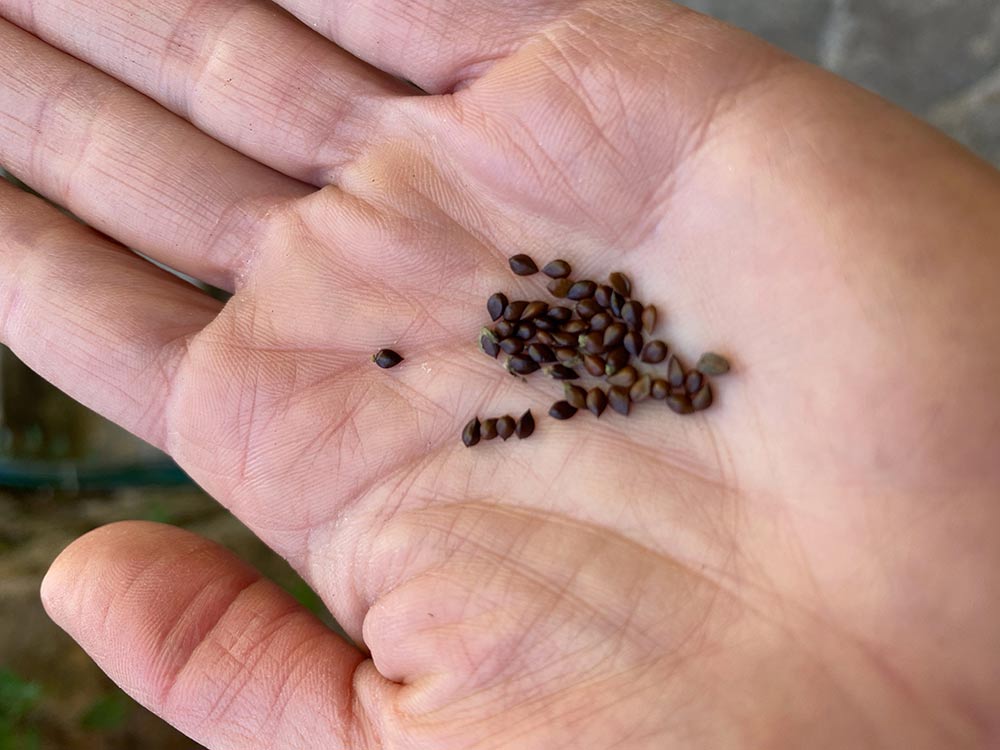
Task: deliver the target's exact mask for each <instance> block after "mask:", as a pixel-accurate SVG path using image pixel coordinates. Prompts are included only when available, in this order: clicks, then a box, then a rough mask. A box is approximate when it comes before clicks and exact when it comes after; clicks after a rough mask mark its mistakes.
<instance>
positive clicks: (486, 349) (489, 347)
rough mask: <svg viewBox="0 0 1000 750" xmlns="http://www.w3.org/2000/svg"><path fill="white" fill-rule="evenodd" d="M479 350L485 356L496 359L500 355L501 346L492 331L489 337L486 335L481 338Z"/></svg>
mask: <svg viewBox="0 0 1000 750" xmlns="http://www.w3.org/2000/svg"><path fill="white" fill-rule="evenodd" d="M479 349H480V351H481V352H482V353H483V354H485V355H486V356H488V357H493V358H494V359H495V358H496V356H497V355H498V354H499V353H500V345H499V344H498V343H497V339H496V336H494V335H493V332H492V331H491V332H490V335H489V336H487V335H486V334H485V333H484V334H483V335H482V336H480V337H479Z"/></svg>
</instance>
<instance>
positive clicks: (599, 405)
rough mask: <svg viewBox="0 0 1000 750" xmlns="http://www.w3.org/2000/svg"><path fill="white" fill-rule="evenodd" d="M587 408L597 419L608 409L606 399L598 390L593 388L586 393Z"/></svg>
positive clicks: (605, 395) (602, 392)
mask: <svg viewBox="0 0 1000 750" xmlns="http://www.w3.org/2000/svg"><path fill="white" fill-rule="evenodd" d="M587 408H588V409H590V413H591V414H593V415H594V416H595V417H599V416H601V415H602V414H603V413H604V410H605V409H607V408H608V397H607V394H605V393H604V391H602V390H601V389H600V388H598V387H596V386H595V387H593V388H591V389H590V390H589V391H587Z"/></svg>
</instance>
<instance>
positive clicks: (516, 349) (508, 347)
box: [500, 339, 524, 354]
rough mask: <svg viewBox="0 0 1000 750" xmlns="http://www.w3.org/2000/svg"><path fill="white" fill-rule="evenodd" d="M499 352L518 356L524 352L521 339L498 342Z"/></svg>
mask: <svg viewBox="0 0 1000 750" xmlns="http://www.w3.org/2000/svg"><path fill="white" fill-rule="evenodd" d="M500 350H501V351H502V352H503V353H504V354H520V353H521V352H522V351H523V350H524V342H523V341H521V339H504V340H503V341H501V342H500Z"/></svg>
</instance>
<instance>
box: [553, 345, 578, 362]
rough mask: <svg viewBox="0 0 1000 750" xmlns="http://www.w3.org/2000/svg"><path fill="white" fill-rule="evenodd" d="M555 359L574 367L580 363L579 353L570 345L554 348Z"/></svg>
mask: <svg viewBox="0 0 1000 750" xmlns="http://www.w3.org/2000/svg"><path fill="white" fill-rule="evenodd" d="M556 359H557V360H559V362H561V363H562V364H564V365H566V366H567V367H576V366H577V365H578V364H580V354H579V352H577V350H576V349H574V348H573V347H570V346H560V347H559V348H558V349H556Z"/></svg>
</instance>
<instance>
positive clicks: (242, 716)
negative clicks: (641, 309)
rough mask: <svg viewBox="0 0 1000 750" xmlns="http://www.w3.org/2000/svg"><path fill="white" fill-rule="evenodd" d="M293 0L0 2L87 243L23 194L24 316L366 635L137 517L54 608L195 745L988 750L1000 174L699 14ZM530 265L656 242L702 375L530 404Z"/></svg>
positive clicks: (996, 625)
mask: <svg viewBox="0 0 1000 750" xmlns="http://www.w3.org/2000/svg"><path fill="white" fill-rule="evenodd" d="M281 4H282V5H283V6H285V8H287V9H288V11H290V14H286V13H284V12H279V11H277V10H276V9H275V8H274V7H272V6H267V5H264V4H261V3H259V2H240V1H238V0H225V1H223V2H215V3H202V2H192V1H191V0H164V2H160V3H157V4H155V6H154V4H152V3H144V2H142V0H113V1H112V2H107V1H106V0H101V2H98V1H97V0H0V14H2V16H3V17H4V18H5V19H7V22H0V61H2V69H3V76H2V84H0V128H2V132H3V137H2V140H0V162H2V163H3V164H4V165H5V166H6V167H7V168H9V169H10V170H11V171H12V172H13V173H14V174H16V175H18V176H19V177H21V178H22V179H23V180H25V181H26V182H27V183H29V184H30V185H32V186H33V187H35V188H36V189H38V190H39V191H40V192H42V193H43V194H45V195H47V196H48V197H49V198H51V199H52V200H54V201H56V202H57V203H60V204H62V205H65V206H66V207H67V208H69V209H70V210H71V211H73V212H74V213H75V214H77V215H78V216H80V217H82V218H83V219H84V220H86V221H87V222H88V223H89V224H90V225H91V226H93V227H95V228H96V229H98V230H100V232H101V233H102V234H98V233H96V232H94V231H92V230H89V229H84V228H82V227H80V226H79V225H77V224H75V223H73V222H72V221H71V220H70V219H68V218H65V217H63V216H61V215H60V214H58V213H57V212H56V211H55V210H54V209H52V208H50V207H48V206H46V205H45V204H44V203H42V202H41V201H39V200H38V199H35V198H30V197H28V196H26V195H24V194H21V193H18V192H17V191H16V190H15V189H13V188H10V187H4V188H3V189H0V237H3V241H2V244H0V300H2V308H0V310H2V316H3V317H2V319H0V322H2V339H3V342H4V343H6V344H8V345H9V346H11V347H12V348H13V349H14V350H15V352H17V354H18V355H19V356H21V357H22V358H23V359H24V360H25V361H26V362H27V363H29V364H30V365H31V366H32V367H34V368H35V369H36V370H37V371H38V372H40V373H41V374H43V375H44V376H46V377H47V378H49V379H50V380H51V381H52V382H54V383H55V384H57V385H58V386H60V387H62V388H64V389H65V390H66V391H67V392H69V393H70V394H72V395H74V396H75V397H77V398H78V399H80V400H81V401H82V402H84V403H86V404H88V405H90V406H92V407H94V408H96V409H97V410H99V411H100V412H102V413H104V414H106V415H108V416H109V417H111V418H112V419H114V420H116V421H118V422H119V423H121V424H123V425H125V426H126V427H127V428H129V429H130V430H132V431H134V432H135V433H136V434H138V435H140V436H141V437H143V438H145V439H147V440H149V441H150V442H152V443H154V444H156V445H158V446H160V447H162V448H164V449H165V450H166V451H168V452H169V453H170V454H171V455H172V456H173V457H175V458H176V459H177V461H178V462H179V463H180V464H181V465H182V466H183V467H184V468H185V469H186V470H187V471H189V472H190V474H191V476H192V477H193V478H194V479H195V480H196V481H198V482H199V483H200V484H201V485H202V486H204V487H205V488H206V489H207V490H208V491H209V492H210V493H211V494H212V495H213V496H214V497H215V498H217V499H218V501H219V502H220V503H222V504H223V505H225V506H226V507H227V508H230V509H232V511H233V512H234V513H236V515H238V516H239V517H240V518H241V519H242V520H243V521H244V522H246V523H247V524H248V525H249V526H250V527H251V528H252V529H253V530H254V531H255V532H256V533H257V534H258V535H259V536H260V537H261V538H262V539H263V540H264V541H265V542H267V543H268V544H270V545H271V546H272V547H273V548H274V549H275V550H277V551H278V552H279V553H280V554H282V555H283V556H285V557H287V558H288V559H289V560H290V561H291V563H292V564H293V565H294V566H295V567H296V569H297V570H298V571H300V572H301V574H302V575H303V576H304V577H305V578H306V579H307V580H308V581H309V582H310V583H311V584H312V585H313V586H314V587H315V589H316V590H317V591H318V592H319V594H320V595H321V596H322V597H323V599H324V601H325V602H326V603H327V605H328V606H329V607H330V609H331V611H332V612H333V613H334V615H335V616H336V617H337V618H338V620H339V621H340V622H341V623H342V625H343V627H344V628H345V630H346V631H347V633H348V634H349V635H350V637H351V639H352V640H353V641H354V643H348V642H347V641H344V640H342V639H340V638H339V637H338V636H336V635H335V634H333V633H331V632H329V631H327V630H326V629H325V628H324V627H323V626H322V625H321V624H319V623H318V622H317V621H316V620H315V619H314V618H313V617H312V616H311V615H310V614H309V613H307V612H305V611H304V610H302V609H300V608H299V607H298V606H297V605H296V604H295V603H294V602H292V601H291V600H290V599H289V598H288V596H287V595H285V594H284V593H283V592H281V591H280V590H279V589H277V587H275V586H274V585H273V584H271V583H269V582H267V581H264V580H261V579H260V578H259V576H258V575H257V574H256V573H254V572H253V571H251V570H249V569H248V568H247V567H246V566H245V565H244V564H243V563H241V562H239V561H238V560H236V559H235V558H234V557H233V556H232V555H231V554H230V553H228V552H226V551H224V550H222V549H220V548H218V547H216V546H214V545H212V544H210V543H209V542H207V541H205V540H201V539H198V538H196V537H194V536H192V535H190V534H188V533H187V532H183V531H181V530H178V529H174V528H169V527H163V526H157V525H153V524H139V523H129V524H120V525H115V526H111V527H108V528H104V529H100V530H98V531H95V532H93V533H91V534H89V535H88V536H86V537H84V538H83V539H81V540H79V541H78V542H76V543H75V544H73V545H72V546H71V547H70V548H69V549H68V550H67V551H66V552H65V553H64V554H63V555H62V556H61V557H60V558H59V559H58V560H57V561H56V562H55V563H54V565H53V567H52V570H51V572H50V573H49V575H48V577H47V578H46V580H45V583H44V586H43V590H42V596H43V598H44V601H45V604H46V606H47V608H48V610H49V612H50V613H51V615H52V617H53V618H55V620H56V621H57V622H58V623H59V624H60V625H62V626H63V627H64V628H65V629H66V630H67V631H68V632H69V633H71V634H72V635H73V636H74V637H75V638H76V639H77V640H78V641H79V642H80V644H81V645H82V646H83V648H85V649H86V650H87V651H88V652H89V653H90V654H91V655H92V656H93V658H94V659H95V660H96V661H97V662H98V663H99V664H100V665H101V667H102V668H103V669H104V670H106V671H107V672H108V674H110V675H111V676H112V677H113V678H114V679H115V680H116V681H118V682H119V683H120V684H121V685H122V686H123V687H124V688H125V689H126V690H127V691H128V692H130V693H131V694H132V695H134V696H135V697H136V698H137V699H138V700H140V701H141V702H142V703H144V704H145V705H147V706H149V707H150V708H151V709H152V710H153V711H155V712H157V713H158V714H160V715H161V716H163V717H164V718H165V719H166V720H167V721H169V722H170V723H172V724H174V725H175V726H177V727H178V728H179V729H181V730H182V731H184V732H186V733H187V734H189V735H190V736H192V737H193V738H195V739H196V740H198V741H199V742H201V743H203V744H204V745H206V746H207V747H210V748H334V747H351V748H414V749H422V748H428V749H433V750H451V749H452V748H518V749H520V750H533V749H535V748H538V749H542V748H544V749H546V750H551V749H553V748H611V747H621V748H630V749H631V748H672V747H678V748H686V747H692V748H727V747H809V748H826V747H830V748H845V747H850V748H869V747H872V748H874V747H905V748H943V747H948V748H965V747H970V748H971V747H984V746H990V745H991V744H992V743H996V742H998V741H1000V720H998V717H1000V669H998V668H997V658H996V654H997V653H1000V612H998V604H997V596H996V592H997V591H998V590H1000V552H998V545H997V543H996V537H997V533H998V530H1000V504H998V502H997V501H998V498H1000V468H998V461H997V456H998V455H1000V438H998V432H1000V400H998V398H997V396H996V377H997V375H996V374H997V372H1000V348H998V347H997V346H996V342H997V341H1000V282H998V279H1000V247H998V245H1000V240H998V238H1000V211H998V210H996V207H997V205H1000V178H998V175H997V173H996V172H995V171H993V170H992V169H991V168H990V167H988V166H987V165H985V164H983V163H981V162H979V161H977V160H976V159H975V158H974V157H972V156H971V155H969V154H968V153H966V152H964V151H963V150H961V149H960V148H959V147H957V146H956V145H954V144H953V143H951V142H950V141H948V140H947V139H945V138H944V137H943V136H941V135H939V134H937V133H935V132H934V131H932V130H930V129H929V128H927V127H926V126H924V125H921V124H920V123H918V122H916V121H914V120H913V119H911V118H909V117H908V116H907V115H905V114H903V113H902V112H900V111H897V110H895V109H893V108H892V107H890V106H889V105H887V104H885V103H884V102H881V101H879V100H877V99H875V98H874V97H872V96H870V95H868V94H866V93H863V92H861V91H859V90H857V89H855V88H853V87H851V86H849V85H848V84H846V83H843V82H841V81H839V80H837V79H835V78H833V77H831V76H829V75H827V74H824V73H822V72H820V71H818V70H816V69H815V68H812V67H810V66H808V65H805V64H803V63H800V62H798V61H795V60H793V59H790V58H788V57H785V56H784V55H782V54H781V53H779V52H778V51H776V50H774V49H773V48H770V47H768V46H766V45H764V44H763V43H761V42H759V41H757V40H755V39H753V38H751V37H749V36H747V35H744V34H742V33H739V32H736V31H734V30H732V29H730V28H726V27H724V26H721V25H719V24H717V23H715V22H713V21H710V20H708V19H706V18H704V17H701V16H698V15H695V14H693V13H689V12H687V11H684V10H682V9H679V8H678V7H675V6H672V5H670V4H668V3H654V2H651V1H649V0H647V1H646V2H626V3H621V2H614V3H612V2H596V3H590V4H585V3H583V2H578V1H577V0H560V1H559V2H546V3H542V2H540V1H539V0H516V1H515V2H512V3H503V4H494V3H487V2H485V0H479V1H478V2H477V1H476V0H416V1H415V2H401V1H400V0H383V1H382V2H377V1H376V0H355V2H347V0H325V2H320V0H282V1H281ZM154 8H155V12H154ZM292 14H294V16H297V17H298V18H299V19H301V20H302V21H304V23H302V22H300V21H299V20H297V19H296V18H295V17H293V15H292ZM26 32H30V34H29V33H26ZM32 35H34V36H32ZM323 36H326V37H327V39H324V38H323ZM328 39H329V40H331V41H328ZM334 43H336V44H337V45H339V48H338V47H337V46H334ZM57 49H62V50H64V51H65V52H68V53H69V55H72V57H71V56H69V55H66V54H63V53H62V52H58V51H57ZM344 50H348V51H349V52H345V51H344ZM74 58H75V59H74ZM362 60H363V61H364V62H362ZM101 71H103V72H101ZM394 76H398V78H396V77H394ZM404 78H405V79H407V80H410V81H413V82H414V83H415V84H417V85H418V86H419V87H420V88H421V89H423V91H424V92H426V93H420V92H417V91H416V90H415V89H414V88H412V87H411V86H409V85H408V84H404V83H402V82H400V81H401V79H404ZM136 91H138V92H141V94H139V93H136ZM142 94H144V95H145V96H143V95H142ZM146 97H149V98H146ZM118 243H122V244H118ZM123 246H128V247H133V248H136V249H138V250H140V251H142V252H143V253H145V254H147V255H149V256H152V257H155V258H157V259H158V260H160V261H162V262H165V263H167V264H170V265H172V266H174V267H176V268H178V269H180V270H183V271H185V272H187V273H190V274H192V275H194V276H197V277H200V278H202V279H205V280H207V281H210V282H212V283H214V284H217V285H219V286H222V287H226V288H229V289H230V290H233V291H235V296H234V297H233V298H232V300H231V301H229V302H228V303H227V304H225V305H222V304H221V303H218V302H216V301H214V300H212V299H210V298H208V297H206V296H203V295H201V294H200V293H199V292H197V291H195V290H194V289H193V288H191V287H188V286H186V285H185V284H182V283H180V282H177V281H174V280H172V279H171V278H170V277H169V276H167V275H166V274H165V273H164V272H161V271H160V270H158V269H156V268H155V267H154V266H152V265H151V264H149V263H147V262H146V261H144V260H142V259H140V258H138V257H137V256H134V255H132V254H130V253H129V252H127V251H126V250H124V248H123ZM516 252H528V253H530V254H532V255H533V256H534V257H535V258H537V259H538V260H539V261H542V262H544V261H547V260H550V259H552V258H555V257H565V258H567V259H568V260H570V262H571V263H573V265H574V267H575V269H576V272H577V273H578V274H579V275H581V276H586V275H593V276H595V277H597V276H603V275H605V274H607V273H608V272H609V271H612V270H624V271H626V272H628V273H629V274H631V275H632V277H633V279H634V282H635V285H636V288H637V290H638V292H637V293H638V295H639V296H640V298H642V299H645V300H647V301H650V302H654V303H655V304H657V306H658V307H659V309H660V311H661V320H662V321H663V322H662V323H661V327H660V332H661V333H662V335H663V336H664V337H665V338H666V339H667V340H668V341H669V342H670V343H671V346H672V347H674V348H675V350H676V351H678V352H679V353H680V354H681V356H682V357H684V358H686V360H687V361H688V362H691V361H693V360H694V359H695V358H696V357H697V356H698V355H699V354H700V353H701V352H702V351H705V350H707V349H715V350H719V351H723V352H726V353H727V354H729V355H730V356H731V358H732V360H733V362H734V371H733V373H732V374H730V375H728V376H726V377H725V378H720V379H718V380H717V381H716V382H717V389H716V391H717V394H718V396H717V400H716V401H717V402H716V405H715V407H714V408H713V409H712V410H710V411H709V412H706V413H704V414H702V415H698V416H694V417H689V418H684V419H681V418H679V417H676V416H675V415H673V414H672V413H670V412H669V411H668V410H667V409H665V408H664V407H663V406H662V405H660V404H652V403H651V404H644V405H643V406H642V407H641V408H637V409H636V411H635V413H634V415H633V416H632V417H631V418H630V419H628V420H625V419H622V418H620V417H618V416H616V415H613V414H611V413H610V412H609V413H608V414H606V415H605V416H604V417H602V418H601V419H600V420H596V419H594V418H593V417H591V416H590V415H579V416H577V417H576V418H575V419H573V420H571V421H569V422H565V423H557V422H555V421H553V420H550V419H547V418H544V419H543V418H541V416H542V415H544V414H545V412H546V411H547V408H548V405H549V404H550V403H551V402H552V401H553V400H554V398H555V397H556V396H557V395H558V393H559V391H558V388H556V387H553V385H552V384H551V383H549V382H545V381H544V379H543V378H540V377H535V378H530V379H529V380H528V382H527V383H523V382H520V381H518V380H515V379H513V378H510V377H509V376H507V375H506V374H505V373H504V372H503V371H502V369H501V368H500V367H498V366H497V364H496V363H494V362H491V361H489V360H487V359H486V358H484V357H483V356H482V355H481V354H480V353H479V352H478V351H477V350H476V346H475V332H476V331H477V330H478V329H479V327H480V326H481V325H482V324H483V323H484V322H486V320H487V318H486V315H485V307H484V302H485V299H486V297H487V296H488V295H489V294H490V293H491V292H493V291H496V290H498V289H503V290H506V291H508V293H510V294H512V295H513V294H525V295H527V294H539V292H540V290H541V282H540V281H539V280H538V279H537V278H534V279H527V280H525V279H517V278H515V277H513V276H512V275H511V274H510V272H509V270H508V269H507V266H506V258H507V257H509V256H510V255H512V254H514V253H516ZM384 345H394V346H395V347H396V348H398V349H399V350H400V351H401V352H402V353H403V354H404V355H405V356H406V361H405V362H404V363H403V364H402V365H401V366H399V367H398V368H396V369H394V370H390V371H381V370H377V369H376V368H374V367H373V366H372V365H371V363H370V362H369V357H370V355H371V353H372V352H373V351H374V350H375V349H376V348H378V347H379V346H384ZM529 406H530V407H532V408H533V409H534V411H535V414H536V415H538V416H539V417H540V418H539V420H538V422H539V426H538V429H537V431H536V433H535V435H534V436H533V437H532V438H531V439H530V440H526V441H523V442H519V441H517V440H512V441H510V442H508V443H506V444H499V443H497V444H494V443H491V444H488V445H486V444H484V445H480V446H479V447H477V448H475V449H472V450H468V449H466V448H464V447H463V446H462V445H461V443H460V442H459V440H458V436H459V432H460V430H461V428H462V425H463V424H464V423H465V422H466V421H467V420H468V419H469V418H470V417H471V416H472V415H473V414H479V415H482V416H487V415H500V414H504V413H508V412H510V413H514V414H519V413H520V412H521V411H522V410H523V409H525V408H527V407H529ZM355 644H356V645H355Z"/></svg>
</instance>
